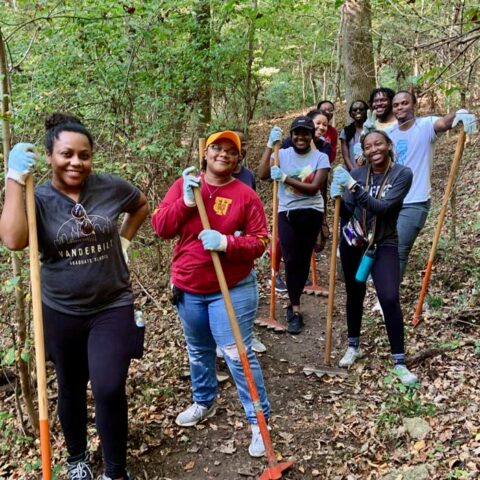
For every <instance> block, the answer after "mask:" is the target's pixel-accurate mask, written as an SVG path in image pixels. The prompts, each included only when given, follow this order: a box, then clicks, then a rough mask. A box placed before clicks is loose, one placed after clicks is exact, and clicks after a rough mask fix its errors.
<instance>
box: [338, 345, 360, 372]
mask: <svg viewBox="0 0 480 480" xmlns="http://www.w3.org/2000/svg"><path fill="white" fill-rule="evenodd" d="M362 357H363V353H362V351H361V350H360V348H355V347H348V348H347V351H346V352H345V354H344V355H343V357H342V358H341V360H340V361H339V362H338V366H339V367H342V368H345V367H350V365H353V364H354V363H355V362H356V361H357V360H358V359H359V358H362Z"/></svg>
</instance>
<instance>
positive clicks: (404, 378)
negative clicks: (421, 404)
mask: <svg viewBox="0 0 480 480" xmlns="http://www.w3.org/2000/svg"><path fill="white" fill-rule="evenodd" d="M393 373H394V374H395V375H396V376H397V377H398V378H399V379H400V381H401V382H402V383H403V384H404V385H405V386H407V387H413V386H414V385H416V384H417V383H419V381H418V377H417V376H416V375H415V374H414V373H412V372H411V371H410V370H409V369H408V368H407V367H406V365H395V367H393Z"/></svg>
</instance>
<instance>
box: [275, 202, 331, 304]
mask: <svg viewBox="0 0 480 480" xmlns="http://www.w3.org/2000/svg"><path fill="white" fill-rule="evenodd" d="M322 222H323V213H322V212H319V211H318V210H314V209H313V208H304V209H300V210H290V211H288V212H280V213H279V214H278V236H279V238H280V244H281V245H282V254H283V261H284V262H285V279H286V282H287V290H288V297H289V298H290V303H291V304H292V305H300V296H301V295H302V292H303V289H304V288H305V282H306V281H307V278H308V271H309V270H310V259H311V258H312V251H313V247H314V246H315V241H316V240H317V236H318V232H320V228H321V226H322Z"/></svg>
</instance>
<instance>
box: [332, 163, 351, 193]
mask: <svg viewBox="0 0 480 480" xmlns="http://www.w3.org/2000/svg"><path fill="white" fill-rule="evenodd" d="M333 182H335V183H336V185H341V186H342V187H343V188H349V189H350V188H352V187H353V186H354V185H355V184H356V183H357V182H356V180H355V179H354V178H353V177H352V176H351V175H350V174H349V173H348V172H347V170H345V168H343V167H342V166H338V167H335V169H334V170H333V180H332V183H333Z"/></svg>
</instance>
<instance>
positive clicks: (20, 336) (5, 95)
mask: <svg viewBox="0 0 480 480" xmlns="http://www.w3.org/2000/svg"><path fill="white" fill-rule="evenodd" d="M0 75H1V77H2V80H1V82H0V94H1V98H2V116H3V119H2V133H3V159H4V167H5V172H6V171H7V160H8V154H9V153H10V141H11V140H10V124H9V118H10V115H11V114H10V111H9V99H10V94H9V89H8V70H7V60H6V55H5V44H4V42H3V35H2V31H1V30H0ZM11 259H12V270H13V276H14V277H18V278H19V279H20V280H19V281H18V283H17V285H16V287H15V303H16V331H17V345H18V348H19V350H22V349H23V348H24V347H25V345H26V343H27V342H26V340H27V321H26V318H25V292H24V286H23V282H22V280H21V273H22V263H21V261H20V259H19V257H18V256H17V254H16V253H15V252H12V253H11ZM17 368H18V372H19V376H20V385H21V389H22V396H23V400H24V402H25V406H26V408H27V415H28V419H29V422H30V425H31V426H32V428H33V429H34V430H35V431H38V416H37V413H36V411H35V407H34V403H33V392H32V386H31V381H30V374H29V370H28V363H27V362H25V361H24V360H23V359H22V358H21V356H20V355H19V358H18V361H17ZM19 418H22V415H21V412H20V414H19ZM22 428H23V425H22Z"/></svg>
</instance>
